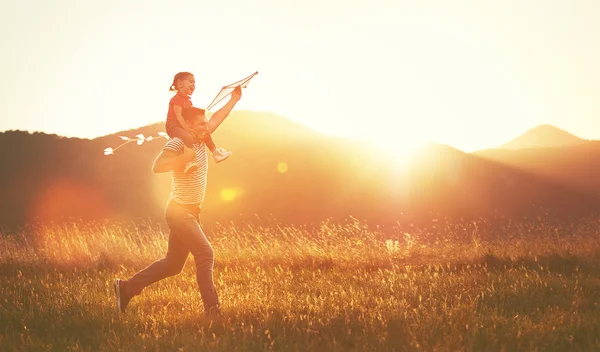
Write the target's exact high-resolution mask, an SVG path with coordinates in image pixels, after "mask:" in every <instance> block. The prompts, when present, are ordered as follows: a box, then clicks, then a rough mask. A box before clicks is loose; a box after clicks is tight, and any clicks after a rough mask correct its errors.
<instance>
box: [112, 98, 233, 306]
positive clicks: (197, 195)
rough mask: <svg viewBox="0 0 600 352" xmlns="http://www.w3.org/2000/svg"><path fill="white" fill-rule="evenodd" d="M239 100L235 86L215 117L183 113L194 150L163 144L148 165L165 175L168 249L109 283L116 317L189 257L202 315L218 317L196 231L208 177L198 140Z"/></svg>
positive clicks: (204, 243)
mask: <svg viewBox="0 0 600 352" xmlns="http://www.w3.org/2000/svg"><path fill="white" fill-rule="evenodd" d="M241 96H242V90H241V87H239V86H238V87H237V88H236V89H235V90H234V91H233V92H232V94H231V98H230V100H229V101H228V102H227V104H225V106H223V107H222V108H221V109H219V110H218V111H217V112H215V113H214V114H213V116H212V117H211V119H210V120H209V121H207V120H206V114H205V111H204V110H203V109H199V108H196V107H189V108H186V109H184V110H183V117H184V119H185V120H186V122H187V123H188V125H190V126H191V128H192V129H193V130H194V131H195V132H196V140H197V142H196V143H195V144H194V148H193V149H190V148H184V146H185V144H184V143H183V140H181V139H180V138H174V139H172V140H170V141H168V142H167V144H166V145H165V147H164V149H163V150H162V152H161V153H160V154H159V155H158V157H157V158H156V160H154V165H153V166H152V171H153V172H154V173H164V172H170V173H171V181H172V184H171V195H170V197H169V200H168V202H167V207H166V210H165V218H166V221H167V224H168V225H169V228H170V233H169V244H168V250H167V254H166V256H165V258H163V259H160V260H157V261H155V262H154V263H152V264H150V265H149V266H148V267H146V268H145V269H144V270H142V271H140V272H138V273H136V274H135V275H134V276H133V277H131V278H130V279H129V280H121V279H116V280H115V282H114V289H115V293H116V296H117V310H118V311H119V312H125V309H126V308H127V305H128V304H129V301H130V300H131V299H132V298H133V297H134V296H137V295H139V294H141V292H142V290H143V289H144V288H145V287H146V286H149V285H151V284H153V283H155V282H157V281H159V280H162V279H164V278H167V277H170V276H174V275H177V274H179V273H180V272H181V270H183V267H184V265H185V262H186V260H187V258H188V254H189V253H190V252H191V253H192V255H193V256H194V261H195V264H196V281H197V283H198V288H199V290H200V294H201V296H202V301H203V303H204V311H205V314H206V315H207V316H210V317H218V316H219V315H221V309H220V302H219V297H218V295H217V291H216V289H215V286H214V283H213V265H214V252H213V249H212V246H211V245H210V242H209V241H208V239H207V238H206V235H205V234H204V232H203V231H202V228H201V226H200V210H201V205H202V202H203V201H204V194H205V192H206V181H207V175H208V158H207V153H206V148H205V145H204V142H202V141H203V139H204V136H205V135H206V133H210V134H212V133H213V132H214V131H215V130H216V129H217V127H218V126H219V125H220V124H221V123H222V122H223V121H224V120H225V118H226V117H227V116H228V115H229V113H230V112H231V110H232V109H233V107H234V106H235V105H236V104H237V102H238V101H239V100H240V98H241ZM189 161H193V162H195V163H196V164H197V165H198V166H199V167H198V168H197V169H195V170H193V171H189V172H188V173H185V172H184V168H185V165H186V163H187V162H189Z"/></svg>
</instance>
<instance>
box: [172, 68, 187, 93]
mask: <svg viewBox="0 0 600 352" xmlns="http://www.w3.org/2000/svg"><path fill="white" fill-rule="evenodd" d="M187 76H193V74H192V73H190V72H179V73H178V74H176V75H175V77H173V83H171V86H170V87H169V92H175V91H176V90H177V87H176V86H175V84H176V83H177V81H179V80H180V79H183V78H185V77H187Z"/></svg>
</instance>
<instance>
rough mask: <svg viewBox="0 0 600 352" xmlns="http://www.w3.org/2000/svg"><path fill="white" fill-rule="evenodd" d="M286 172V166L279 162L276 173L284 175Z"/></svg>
mask: <svg viewBox="0 0 600 352" xmlns="http://www.w3.org/2000/svg"><path fill="white" fill-rule="evenodd" d="M287 171H288V164H287V163H284V162H280V163H278V164H277V172H279V173H280V174H284V173H286V172H287Z"/></svg>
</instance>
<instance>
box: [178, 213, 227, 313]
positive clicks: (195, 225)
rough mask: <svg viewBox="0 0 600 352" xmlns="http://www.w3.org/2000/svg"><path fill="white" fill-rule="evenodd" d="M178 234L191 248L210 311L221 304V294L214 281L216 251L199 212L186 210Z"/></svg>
mask: <svg viewBox="0 0 600 352" xmlns="http://www.w3.org/2000/svg"><path fill="white" fill-rule="evenodd" d="M178 222H179V226H178V227H177V235H178V236H179V238H180V239H181V241H182V242H183V243H185V245H186V246H187V248H188V249H189V250H190V252H191V253H192V255H193V256H194V261H195V263H196V281H197V283H198V288H199V290H200V294H201V295H202V301H203V302H204V309H205V310H206V311H209V310H210V309H211V308H213V307H218V306H219V296H218V295H217V290H216V288H215V285H214V282H213V266H214V251H213V248H212V246H211V245H210V243H209V242H208V239H207V238H206V235H205V234H204V232H203V231H202V228H201V227H200V222H199V218H198V214H194V213H193V212H191V211H185V215H183V216H181V220H180V221H178Z"/></svg>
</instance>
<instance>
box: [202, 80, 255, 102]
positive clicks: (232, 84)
mask: <svg viewBox="0 0 600 352" xmlns="http://www.w3.org/2000/svg"><path fill="white" fill-rule="evenodd" d="M257 74H258V71H256V72H254V73H253V74H251V75H250V76H248V77H246V78H243V79H241V80H239V81H236V82H234V83H231V84H228V85H226V86H223V87H222V88H221V90H220V91H219V93H217V95H216V96H215V98H214V99H213V101H212V102H211V103H210V104H208V106H207V107H206V109H205V110H206V111H210V109H212V108H214V107H215V105H217V104H219V103H220V102H221V101H223V99H225V98H227V97H228V96H229V95H230V94H231V92H233V90H232V91H231V92H229V93H227V94H225V95H224V96H222V97H221V98H219V95H220V94H221V92H222V91H223V90H225V89H230V88H235V87H237V86H242V88H246V86H248V83H249V82H250V80H251V79H252V78H253V77H254V76H256V75H257Z"/></svg>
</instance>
